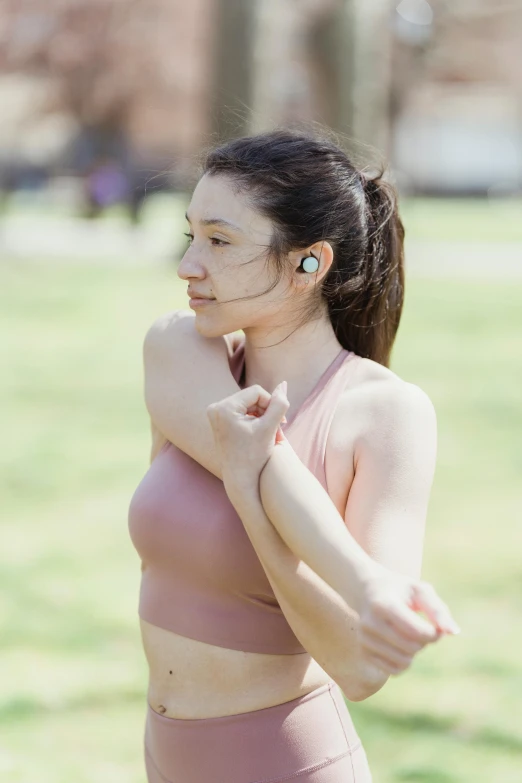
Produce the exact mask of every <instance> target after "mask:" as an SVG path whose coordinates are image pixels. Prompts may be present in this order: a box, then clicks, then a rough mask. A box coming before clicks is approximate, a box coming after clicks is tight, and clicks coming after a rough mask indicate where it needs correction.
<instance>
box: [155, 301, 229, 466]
mask: <svg viewBox="0 0 522 783" xmlns="http://www.w3.org/2000/svg"><path fill="white" fill-rule="evenodd" d="M227 337H230V336H228V335H227ZM232 347H233V346H232V345H231V347H230V348H229V347H228V345H227V340H225V339H224V338H223V337H216V338H208V337H202V336H201V335H200V334H199V333H198V332H197V331H196V329H195V326H194V316H193V315H192V314H191V313H190V312H188V311H183V310H175V311H173V312H170V313H166V314H165V315H162V316H160V317H159V318H157V319H156V321H155V322H154V323H153V324H152V326H151V327H150V328H149V330H148V331H147V334H146V336H145V340H144V343H143V365H144V392H145V404H146V406H147V410H148V412H149V415H150V418H151V421H152V426H154V427H155V428H156V429H157V430H158V431H159V432H160V433H161V434H162V435H163V436H164V438H165V439H167V440H169V441H170V442H171V443H173V444H174V445H175V446H177V447H178V448H180V449H181V450H182V451H184V452H185V453H186V454H188V455H189V456H191V457H192V458H193V459H195V460H196V461H197V462H199V463H200V464H201V465H203V467H204V468H206V469H207V470H209V471H211V473H213V474H214V475H215V476H217V477H218V478H221V472H220V466H219V460H218V458H217V455H216V451H215V444H214V436H213V433H212V428H211V426H210V422H209V420H208V417H207V414H206V409H207V407H208V406H209V405H210V404H211V403H212V402H216V401H217V400H221V399H223V398H224V397H227V396H229V395H230V394H234V393H235V392H236V391H238V389H239V387H238V385H237V383H236V382H235V380H234V378H233V376H232V373H231V372H230V365H229V362H228V356H229V353H230V350H231V348H232ZM153 448H154V446H153Z"/></svg>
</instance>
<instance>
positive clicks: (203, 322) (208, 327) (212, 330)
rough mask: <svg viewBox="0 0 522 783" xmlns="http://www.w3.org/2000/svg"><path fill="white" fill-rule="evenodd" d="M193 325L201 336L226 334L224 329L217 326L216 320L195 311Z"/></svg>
mask: <svg viewBox="0 0 522 783" xmlns="http://www.w3.org/2000/svg"><path fill="white" fill-rule="evenodd" d="M194 326H195V327H196V332H198V334H200V335H201V336H202V337H222V336H223V335H224V334H227V332H226V331H223V329H220V328H219V324H218V323H217V322H216V321H214V322H213V321H212V319H211V318H205V316H204V315H203V314H202V313H198V312H197V311H196V317H195V319H194Z"/></svg>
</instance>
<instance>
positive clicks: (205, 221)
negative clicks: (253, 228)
mask: <svg viewBox="0 0 522 783" xmlns="http://www.w3.org/2000/svg"><path fill="white" fill-rule="evenodd" d="M185 217H186V219H187V220H188V222H189V223H190V222H191V220H190V218H189V216H188V214H187V213H186V212H185ZM199 222H200V224H201V225H202V226H221V227H222V228H231V229H232V230H233V231H239V232H240V233H241V234H244V231H243V229H241V228H239V226H236V225H234V223H229V221H228V220H223V218H202V219H201V220H200V221H199Z"/></svg>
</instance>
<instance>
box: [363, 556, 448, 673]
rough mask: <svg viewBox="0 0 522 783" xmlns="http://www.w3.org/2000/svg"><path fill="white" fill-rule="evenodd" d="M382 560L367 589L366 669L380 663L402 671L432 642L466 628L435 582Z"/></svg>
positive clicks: (389, 670) (391, 670)
mask: <svg viewBox="0 0 522 783" xmlns="http://www.w3.org/2000/svg"><path fill="white" fill-rule="evenodd" d="M376 565H377V568H376V570H375V572H374V574H373V575H371V576H370V577H369V578H368V579H367V580H366V581H365V583H364V586H363V589H362V591H361V605H360V607H359V643H360V654H361V664H362V666H363V669H364V668H365V667H366V671H368V670H369V671H371V669H372V667H376V668H377V669H380V670H381V671H384V672H385V673H386V674H400V673H401V672H402V671H404V670H405V669H407V668H408V667H409V666H410V664H411V661H412V659H413V656H414V655H415V654H416V653H418V652H419V651H420V650H422V649H423V648H424V647H425V646H426V645H427V644H430V643H431V642H435V641H437V640H438V639H440V638H441V636H443V635H444V634H445V633H450V634H458V633H460V628H459V627H458V626H457V624H456V623H455V621H454V620H453V618H452V616H451V613H450V610H449V608H448V606H447V605H446V604H445V603H444V601H442V599H441V598H440V597H439V596H438V595H437V593H436V592H435V590H434V588H433V586H432V585H431V584H429V583H428V582H423V581H419V580H417V579H412V578H409V577H407V576H404V575H403V574H399V573H396V572H394V571H390V570H389V569H387V568H384V567H382V566H380V565H379V564H376ZM419 611H421V612H424V614H425V615H426V616H427V617H428V619H429V620H430V622H426V621H425V620H423V619H422V618H421V617H420V616H419V615H418V614H417V612H419Z"/></svg>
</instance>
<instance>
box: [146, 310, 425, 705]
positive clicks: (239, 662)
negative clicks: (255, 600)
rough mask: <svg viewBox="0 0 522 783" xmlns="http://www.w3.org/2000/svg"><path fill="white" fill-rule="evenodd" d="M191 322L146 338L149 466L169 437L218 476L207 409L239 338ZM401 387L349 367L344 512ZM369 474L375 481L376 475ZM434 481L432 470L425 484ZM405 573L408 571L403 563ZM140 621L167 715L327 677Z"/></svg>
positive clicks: (342, 429) (332, 474) (297, 661)
mask: <svg viewBox="0 0 522 783" xmlns="http://www.w3.org/2000/svg"><path fill="white" fill-rule="evenodd" d="M193 322H194V317H193V316H192V315H190V313H188V312H180V311H177V312H175V313H172V314H170V317H169V316H163V317H162V320H161V325H160V331H161V332H162V337H161V339H160V340H159V341H158V334H157V331H158V330H157V329H156V331H155V332H153V331H151V332H150V333H149V334H148V335H147V337H146V339H145V345H144V364H145V397H146V403H147V407H148V410H149V413H150V416H151V432H152V451H151V462H152V461H153V460H154V459H155V457H156V456H157V454H158V453H159V452H160V450H161V449H162V448H163V447H164V446H165V444H166V443H167V440H168V441H171V442H172V443H174V445H176V446H177V447H179V448H181V449H182V450H183V451H185V452H186V453H189V454H190V456H192V457H193V458H194V459H196V460H197V461H198V462H200V463H201V464H202V465H203V466H204V467H206V468H207V469H208V470H210V471H212V472H213V473H215V475H219V473H218V469H217V468H216V465H217V463H216V462H215V458H214V454H213V450H212V442H213V434H212V430H211V426H210V423H209V421H208V419H207V416H206V407H207V406H208V405H209V404H210V403H211V402H214V401H218V400H221V399H223V398H224V397H227V396H229V395H230V394H233V393H234V392H236V391H238V389H239V387H238V385H237V384H236V382H235V380H234V378H233V377H232V375H231V373H230V368H229V364H228V356H229V355H230V354H231V352H232V351H233V350H234V345H235V341H236V340H237V339H239V336H237V335H236V336H234V335H226V336H225V337H218V338H203V337H202V336H201V335H199V334H198V333H197V331H196V329H195V327H194V325H193ZM160 342H161V345H160ZM165 346H167V349H166V348H165ZM165 350H167V353H166V352H165ZM168 352H170V356H169V354H168ZM169 358H171V361H169ZM155 361H157V362H161V374H162V376H163V380H162V383H161V385H159V384H157V383H156V380H155V379H156V378H157V375H155V374H154V373H153V372H152V371H149V370H150V368H152V367H153V366H154V362H155ZM203 379H204V382H203ZM315 380H317V379H311V380H310V386H309V388H301V389H299V393H297V391H296V393H295V394H294V395H293V397H292V399H291V406H292V404H293V405H294V406H295V407H296V408H297V407H299V405H300V403H301V402H302V401H303V400H304V399H305V398H306V397H307V395H308V394H309V393H310V391H311V389H312V388H313V385H314V383H315ZM398 386H400V387H401V389H402V388H404V387H406V386H407V387H410V388H412V385H411V384H406V383H405V382H404V381H402V380H401V379H400V378H398V376H396V375H395V374H394V373H393V372H391V371H390V370H389V369H387V368H385V367H383V366H382V365H380V364H377V363H376V362H373V361H371V360H367V359H359V360H358V361H357V362H354V363H353V370H352V375H351V376H349V379H348V386H347V388H346V389H345V391H344V393H343V395H342V397H341V398H340V400H339V404H338V407H337V410H336V412H335V415H334V418H333V420H332V424H331V428H330V434H329V437H328V442H327V448H326V458H325V470H326V477H327V482H328V487H329V494H330V497H331V499H332V500H333V502H334V504H335V506H336V507H337V509H338V510H339V513H340V514H341V515H343V516H344V514H345V511H346V506H347V501H348V497H349V494H350V488H351V486H352V482H353V479H354V476H355V467H354V465H355V459H354V455H355V443H356V441H357V439H360V438H361V437H364V434H365V432H366V431H369V430H370V429H371V430H375V429H376V428H377V429H379V428H380V425H381V424H382V425H383V426H384V428H385V427H386V422H385V421H382V422H380V421H379V416H380V414H379V411H385V410H386V405H382V404H379V405H376V404H375V401H376V399H378V398H385V397H386V395H387V394H389V390H390V389H391V390H392V393H393V390H396V389H397V387H398ZM413 388H415V389H416V390H417V391H420V390H418V389H417V387H413ZM195 390H197V393H196V391H195ZM167 395H168V398H167ZM290 411H291V408H290ZM383 415H385V414H383ZM390 459H393V457H391V456H390ZM386 467H387V469H388V470H389V465H388V466H385V468H384V469H386ZM427 473H429V469H428V470H427ZM373 478H374V480H375V481H376V482H378V481H379V476H378V475H375V476H374V477H373ZM430 480H431V479H430V477H429V476H427V480H426V481H427V484H429V483H430ZM425 494H426V493H425ZM422 502H423V501H422V500H421V501H419V503H421V504H422ZM355 517H356V515H355V514H354V518H355ZM350 532H351V533H352V535H353V536H354V538H355V539H356V540H357V541H358V543H360V545H361V546H363V547H364V548H366V550H367V551H368V552H369V554H370V555H371V556H372V557H373V556H374V553H373V552H371V551H369V545H368V540H367V538H366V536H367V531H362V530H357V529H353V530H350ZM422 534H423V530H422V525H419V526H418V531H417V534H416V536H412V543H411V546H412V548H414V547H415V548H416V550H415V556H413V555H411V557H410V561H409V562H410V563H414V564H415V565H414V566H411V567H410V572H411V574H412V576H414V577H416V578H417V577H418V576H419V574H420V559H421V557H420V555H419V554H418V553H419V552H421V551H422ZM386 551H388V552H390V551H391V548H390V547H387V548H386ZM375 556H376V559H377V555H376V554H375ZM390 557H391V555H390ZM382 562H384V560H383V561H382ZM385 565H387V566H388V567H390V568H393V567H395V566H396V567H397V569H400V568H401V564H400V563H399V562H397V563H396V564H394V563H393V562H390V561H388V562H386V563H385ZM402 570H404V571H405V570H407V569H406V567H403V568H402ZM140 627H141V636H142V641H143V647H144V651H145V656H146V658H147V662H148V665H149V687H148V694H147V698H148V702H149V704H150V706H151V707H152V709H154V710H155V711H156V712H158V713H160V714H162V715H165V716H167V717H172V718H182V719H198V718H213V717H220V716H225V715H233V714H238V713H242V712H249V711H253V710H259V709H263V708H266V707H270V706H273V705H277V704H281V703H283V702H287V701H290V700H292V699H295V698H297V697H299V696H302V695H304V694H307V693H309V692H310V691H312V690H314V689H316V688H318V687H319V686H321V685H323V684H324V683H326V682H328V681H330V680H331V677H330V676H329V675H328V674H327V672H326V671H324V669H322V668H321V666H319V664H318V663H317V662H316V661H315V660H314V659H313V658H312V657H311V656H310V655H309V654H308V653H303V654H299V655H272V654H265V653H262V654H261V653H259V654H258V653H251V652H242V651H238V650H231V649H226V648H223V647H218V646H215V645H212V644H206V643H204V642H200V641H197V640H194V639H190V638H187V637H183V636H179V635H178V634H175V633H173V632H171V631H168V630H165V629H162V628H159V627H157V626H154V625H151V624H149V623H147V622H145V621H143V620H140Z"/></svg>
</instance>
